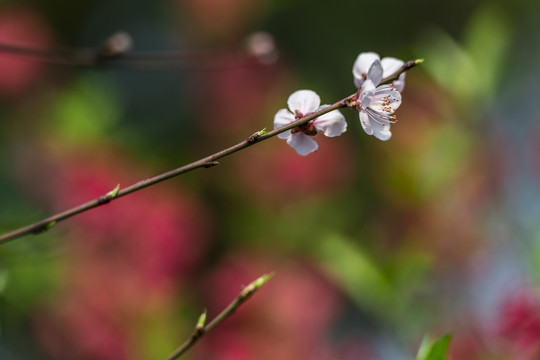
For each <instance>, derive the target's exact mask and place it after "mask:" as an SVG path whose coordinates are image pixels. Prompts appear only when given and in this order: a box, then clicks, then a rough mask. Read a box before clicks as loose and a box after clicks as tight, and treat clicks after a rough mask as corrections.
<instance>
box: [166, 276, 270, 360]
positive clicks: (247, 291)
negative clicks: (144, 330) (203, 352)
mask: <svg viewBox="0 0 540 360" xmlns="http://www.w3.org/2000/svg"><path fill="white" fill-rule="evenodd" d="M272 276H274V273H270V274H266V275H263V276H261V277H260V278H258V279H257V280H255V281H253V282H252V283H251V284H249V285H248V286H246V287H244V288H243V289H242V291H240V294H238V296H237V297H236V299H234V301H233V302H232V303H230V304H229V306H227V307H226V308H225V310H223V311H222V312H221V313H220V314H219V315H218V316H216V317H215V318H214V319H213V320H212V321H211V322H210V323H209V324H208V325H205V322H206V310H205V311H204V312H203V313H202V314H201V315H200V316H199V320H198V321H197V325H195V329H194V330H193V333H192V334H191V336H190V337H189V338H188V339H187V340H186V341H184V343H183V344H182V345H180V346H179V347H178V348H177V349H176V350H174V351H173V352H172V353H171V354H170V355H169V356H168V357H167V358H166V359H165V360H174V359H178V358H179V357H180V356H181V355H182V354H184V353H185V352H186V351H187V350H188V349H189V348H191V347H192V346H193V345H194V344H195V343H196V342H197V341H198V340H199V339H200V338H201V337H202V336H203V335H204V334H205V333H207V332H208V331H210V330H212V329H213V328H214V327H216V326H217V325H218V324H219V323H221V322H222V321H223V320H225V319H226V318H228V317H229V316H231V315H232V314H234V312H235V311H236V309H238V307H239V306H240V305H242V304H243V303H244V302H245V301H246V300H247V299H249V298H250V297H251V296H252V295H253V294H254V293H255V292H256V291H257V290H258V289H259V288H260V287H261V286H263V285H264V284H265V283H266V282H267V281H268V280H270V279H271V278H272Z"/></svg>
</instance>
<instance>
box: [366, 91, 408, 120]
mask: <svg viewBox="0 0 540 360" xmlns="http://www.w3.org/2000/svg"><path fill="white" fill-rule="evenodd" d="M400 105H401V94H400V93H399V91H397V89H395V88H393V87H390V86H389V85H381V86H379V87H378V88H377V89H375V92H374V95H373V97H372V99H371V102H370V104H369V107H370V108H371V109H372V110H374V111H375V112H378V113H384V114H393V113H394V112H395V111H396V109H397V108H398V107H399V106H400Z"/></svg>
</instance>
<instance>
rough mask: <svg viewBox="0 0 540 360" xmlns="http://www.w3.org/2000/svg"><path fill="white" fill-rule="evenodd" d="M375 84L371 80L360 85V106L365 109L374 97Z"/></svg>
mask: <svg viewBox="0 0 540 360" xmlns="http://www.w3.org/2000/svg"><path fill="white" fill-rule="evenodd" d="M375 90H376V89H375V84H373V82H372V81H371V80H369V79H368V80H366V81H365V82H364V84H363V85H362V92H360V104H362V107H363V108H364V109H365V108H367V107H368V106H369V104H370V103H371V99H372V98H373V96H374V95H375Z"/></svg>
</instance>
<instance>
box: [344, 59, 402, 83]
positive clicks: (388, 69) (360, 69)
mask: <svg viewBox="0 0 540 360" xmlns="http://www.w3.org/2000/svg"><path fill="white" fill-rule="evenodd" d="M375 60H379V61H380V62H381V66H382V69H383V75H382V76H383V78H385V77H387V76H390V75H392V74H393V73H395V72H396V71H397V70H398V69H399V68H400V67H401V66H402V65H403V64H404V62H403V61H402V60H399V59H396V58H393V57H385V58H383V59H382V60H381V58H380V56H379V54H377V53H374V52H364V53H361V54H360V55H358V57H357V58H356V61H355V62H354V65H353V76H354V85H356V87H357V88H358V89H360V87H361V86H362V84H363V83H364V81H366V79H367V73H368V71H369V69H370V67H371V65H373V63H374V62H375ZM392 85H393V86H394V88H395V89H397V91H399V92H402V91H403V88H404V87H405V73H402V74H401V75H400V76H399V78H398V79H397V80H395V81H394V82H393V83H392Z"/></svg>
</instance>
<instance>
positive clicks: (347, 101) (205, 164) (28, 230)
mask: <svg viewBox="0 0 540 360" xmlns="http://www.w3.org/2000/svg"><path fill="white" fill-rule="evenodd" d="M420 63H421V61H419V60H413V61H412V62H411V61H409V62H407V63H406V64H409V65H407V66H405V65H404V66H403V67H401V68H400V69H399V70H397V71H396V72H395V73H392V74H391V75H389V76H387V77H384V78H383V79H382V82H388V81H391V79H393V78H395V77H398V76H399V75H400V74H401V73H403V72H404V71H406V70H409V69H411V68H412V67H414V66H415V65H417V64H420ZM358 96H359V95H358V93H357V92H355V93H354V94H352V95H349V96H347V97H346V98H343V99H341V100H340V101H338V102H336V103H334V104H332V105H329V106H326V107H321V108H320V109H319V110H317V111H313V112H310V113H307V114H305V115H303V116H302V117H300V118H298V120H295V121H292V122H291V123H289V124H287V125H284V126H283V127H280V128H277V129H274V130H271V131H268V132H267V131H266V130H264V129H263V130H261V131H257V132H255V133H253V134H252V135H251V136H249V137H248V138H247V139H245V140H243V141H241V142H239V143H238V144H236V145H233V146H231V147H229V148H226V149H224V150H221V151H218V152H216V153H215V154H212V155H209V156H207V157H205V158H202V159H200V160H197V161H194V162H192V163H190V164H187V165H184V166H182V167H179V168H176V169H174V170H171V171H168V172H165V173H163V174H160V175H156V176H154V177H151V178H148V179H145V180H141V181H139V182H137V183H135V184H133V185H130V186H128V187H125V188H122V189H121V188H120V187H119V186H117V187H116V188H115V189H114V190H112V191H110V192H108V193H107V194H105V195H103V196H100V197H99V198H97V199H94V200H91V201H89V202H87V203H84V204H81V205H79V206H76V207H74V208H71V209H69V210H66V211H64V212H61V213H58V214H56V215H53V216H50V217H48V218H46V219H43V220H41V221H38V222H36V223H33V224H31V225H28V226H25V227H22V228H19V229H17V230H14V231H12V232H9V233H7V234H4V235H1V236H0V244H2V243H5V242H8V241H10V240H13V239H16V238H19V237H22V236H24V235H28V234H39V233H42V232H44V231H47V230H49V229H50V228H52V227H53V226H55V225H56V224H57V223H58V222H60V221H63V220H65V219H68V218H70V217H72V216H74V215H77V214H79V213H82V212H85V211H88V210H90V209H93V208H95V207H98V206H102V205H105V204H107V203H109V202H111V201H113V200H116V199H118V198H121V197H122V196H125V195H128V194H131V193H133V192H135V191H139V190H142V189H144V188H146V187H149V186H152V185H155V184H157V183H160V182H162V181H165V180H168V179H170V178H173V177H175V176H178V175H181V174H184V173H187V172H189V171H192V170H195V169H198V168H210V167H213V166H216V165H218V164H219V163H218V162H217V161H216V160H218V159H221V158H223V157H225V156H228V155H231V154H233V153H235V152H237V151H240V150H243V149H245V148H248V147H250V146H252V145H254V144H257V143H259V142H262V141H264V140H267V139H270V138H272V137H274V136H276V135H279V134H281V133H284V132H286V131H288V130H291V129H296V128H299V127H301V126H303V125H305V124H307V123H308V122H310V121H312V120H314V119H316V118H318V117H320V116H322V115H324V114H327V113H329V112H331V111H333V110H337V109H340V108H345V107H357V101H358Z"/></svg>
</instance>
